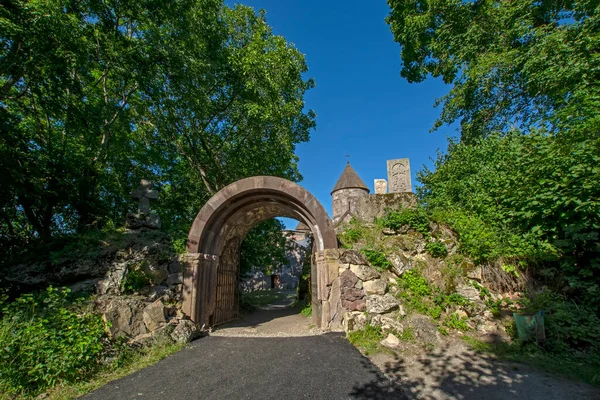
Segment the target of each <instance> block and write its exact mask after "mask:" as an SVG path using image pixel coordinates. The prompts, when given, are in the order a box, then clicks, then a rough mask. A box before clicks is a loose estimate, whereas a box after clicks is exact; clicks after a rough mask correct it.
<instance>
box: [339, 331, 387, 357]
mask: <svg viewBox="0 0 600 400" xmlns="http://www.w3.org/2000/svg"><path fill="white" fill-rule="evenodd" d="M382 339H383V333H382V332H381V328H380V327H377V326H373V325H366V326H365V327H364V328H363V329H360V330H358V331H353V332H350V333H348V340H350V343H352V344H353V345H354V346H356V347H358V348H360V349H362V350H363V352H364V353H365V354H366V355H369V354H373V353H377V352H378V351H379V350H380V349H381V345H380V344H379V342H380V341H381V340H382Z"/></svg>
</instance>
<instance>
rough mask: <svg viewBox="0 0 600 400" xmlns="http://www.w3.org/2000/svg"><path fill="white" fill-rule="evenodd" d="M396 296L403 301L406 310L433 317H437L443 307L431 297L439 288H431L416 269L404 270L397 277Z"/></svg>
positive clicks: (437, 292)
mask: <svg viewBox="0 0 600 400" xmlns="http://www.w3.org/2000/svg"><path fill="white" fill-rule="evenodd" d="M398 287H399V289H400V290H398V292H397V294H396V296H397V297H398V298H399V299H400V300H402V301H403V303H404V304H405V305H406V307H407V309H408V311H416V312H418V313H421V314H426V315H429V316H431V317H432V318H434V319H439V318H440V316H441V315H442V312H443V309H442V307H441V306H439V305H437V304H435V303H434V301H433V299H432V297H433V295H434V293H435V294H439V289H437V288H435V289H434V288H432V287H431V286H430V285H429V282H428V281H427V279H426V278H425V277H423V276H421V274H420V273H419V272H418V271H416V270H414V269H413V270H410V271H406V272H405V273H403V274H402V276H401V277H400V278H398Z"/></svg>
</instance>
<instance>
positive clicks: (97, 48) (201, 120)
mask: <svg viewBox="0 0 600 400" xmlns="http://www.w3.org/2000/svg"><path fill="white" fill-rule="evenodd" d="M306 70H307V66H306V63H305V60H304V56H303V55H302V54H301V53H300V52H299V51H298V50H297V49H295V47H294V46H293V45H291V44H290V43H288V42H286V40H285V39H284V38H282V37H280V36H276V35H273V33H272V31H271V29H270V27H269V26H268V25H267V23H266V20H265V16H264V13H262V12H261V13H258V14H257V13H255V12H254V10H253V9H251V8H249V7H244V6H236V7H234V8H230V7H227V6H225V5H224V4H223V2H222V1H221V0H177V1H169V2H155V1H150V0H141V1H137V0H136V1H132V0H125V1H122V0H120V1H117V0H109V1H100V0H84V1H78V2H75V1H71V0H40V1H35V2H31V1H25V0H9V1H8V2H5V3H3V5H2V7H0V185H1V186H2V188H3V191H2V194H0V240H1V243H0V245H1V246H2V247H3V248H4V249H5V250H6V249H8V250H10V249H14V248H19V247H23V246H24V244H26V243H28V242H30V241H31V240H37V239H44V240H47V239H49V238H51V237H53V236H55V235H60V234H69V233H73V232H82V231H85V230H87V229H90V228H102V227H106V226H109V227H110V226H120V225H122V222H123V221H124V217H125V214H126V212H127V211H128V210H129V209H130V208H133V207H134V206H135V204H134V202H133V201H131V200H130V192H131V190H132V189H134V188H135V187H136V186H137V184H138V182H139V179H140V178H142V177H143V178H150V179H153V180H154V181H155V182H156V183H157V184H158V185H159V186H160V188H161V189H162V194H161V195H162V200H161V201H160V202H159V204H158V205H157V206H156V207H157V209H158V212H159V213H160V214H161V217H162V219H163V223H164V226H165V227H166V228H167V229H168V230H170V231H173V232H176V234H182V235H183V234H185V231H187V229H188V228H189V225H190V223H191V220H192V219H193V217H194V216H195V214H196V213H197V212H198V210H199V208H200V207H201V206H202V204H203V203H204V202H205V201H206V200H207V199H208V198H209V197H210V195H212V194H213V193H215V192H216V191H217V190H219V189H220V188H222V187H224V186H225V185H227V184H228V183H231V182H233V181H235V180H237V179H240V178H242V177H246V176H250V175H258V174H265V175H277V176H281V177H285V178H288V179H292V180H295V181H298V180H300V179H301V176H300V174H299V173H298V169H297V164H296V163H297V157H296V155H295V154H294V151H295V146H296V144H297V143H301V142H305V141H307V140H308V138H309V132H310V130H311V129H312V128H313V127H314V125H315V115H314V113H313V112H312V111H310V110H307V111H305V110H304V101H303V97H304V93H305V92H306V90H309V89H310V88H311V87H312V86H313V81H312V80H310V79H304V78H303V74H304V73H305V72H306Z"/></svg>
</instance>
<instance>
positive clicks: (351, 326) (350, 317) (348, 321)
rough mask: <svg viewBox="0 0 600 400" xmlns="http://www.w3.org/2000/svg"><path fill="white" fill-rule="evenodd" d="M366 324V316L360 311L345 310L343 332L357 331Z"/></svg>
mask: <svg viewBox="0 0 600 400" xmlns="http://www.w3.org/2000/svg"><path fill="white" fill-rule="evenodd" d="M366 325H367V316H366V315H365V314H364V313H362V312H357V311H354V312H347V313H346V314H344V319H343V326H344V332H352V331H358V330H361V329H362V328H364V327H365V326H366Z"/></svg>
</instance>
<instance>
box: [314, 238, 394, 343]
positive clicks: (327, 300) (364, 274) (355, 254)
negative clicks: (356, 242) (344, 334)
mask: <svg viewBox="0 0 600 400" xmlns="http://www.w3.org/2000/svg"><path fill="white" fill-rule="evenodd" d="M315 261H316V263H317V269H318V275H317V279H318V287H319V291H318V301H319V311H320V314H319V316H320V318H321V319H320V322H321V324H320V325H321V329H324V330H331V331H342V330H344V329H345V326H344V324H347V321H348V320H349V316H352V315H354V314H357V313H358V314H360V313H362V312H364V311H368V312H369V313H371V314H381V313H384V312H389V311H390V310H394V309H398V301H397V300H396V299H395V298H394V297H393V296H392V295H390V294H386V293H385V292H386V289H387V282H386V280H385V279H384V278H383V277H382V276H381V274H380V273H379V272H378V271H377V270H375V269H374V268H372V267H371V266H369V263H368V261H367V259H366V258H365V256H364V255H363V254H362V253H361V252H359V251H356V250H343V249H339V250H325V251H320V252H317V253H316V254H315ZM313 313H314V310H313ZM346 329H347V328H346Z"/></svg>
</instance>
